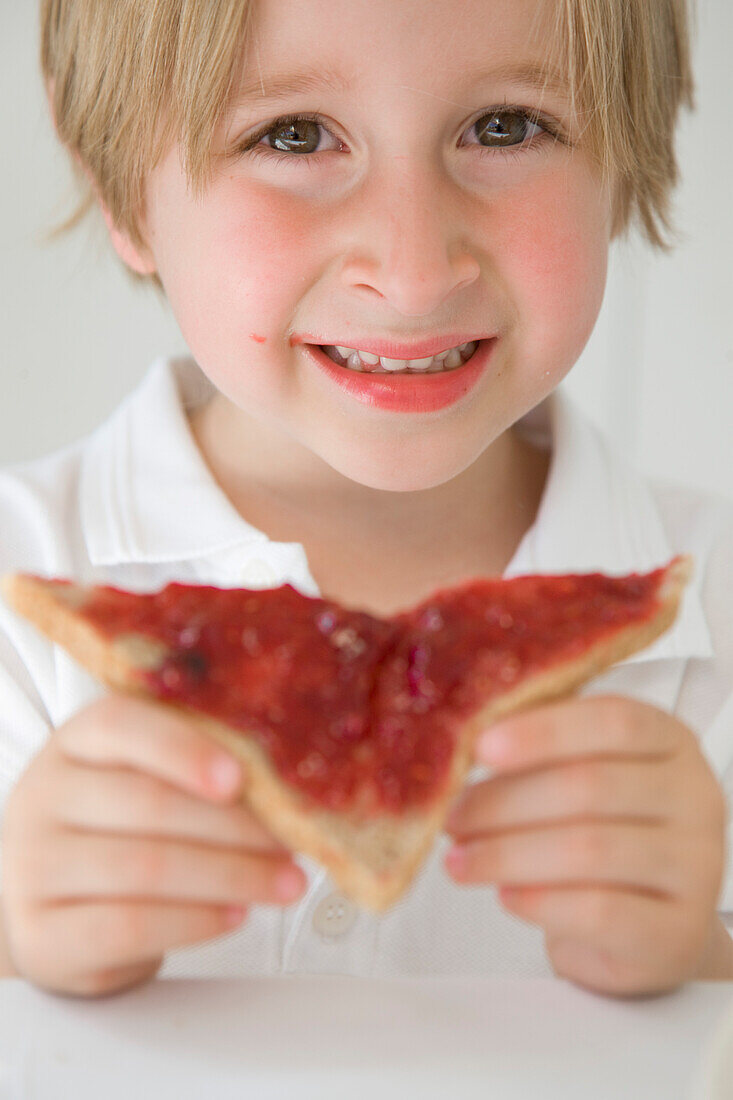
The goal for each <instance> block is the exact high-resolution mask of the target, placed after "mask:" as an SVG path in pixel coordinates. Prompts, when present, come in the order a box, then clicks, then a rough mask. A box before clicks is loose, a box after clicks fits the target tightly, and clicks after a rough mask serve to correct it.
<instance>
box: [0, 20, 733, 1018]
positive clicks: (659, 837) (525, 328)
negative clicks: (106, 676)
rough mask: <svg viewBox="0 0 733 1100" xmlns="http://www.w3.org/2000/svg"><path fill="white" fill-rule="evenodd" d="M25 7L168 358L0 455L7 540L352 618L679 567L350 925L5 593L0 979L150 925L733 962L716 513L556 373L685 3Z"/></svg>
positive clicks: (633, 188) (581, 974)
mask: <svg viewBox="0 0 733 1100" xmlns="http://www.w3.org/2000/svg"><path fill="white" fill-rule="evenodd" d="M334 11H337V13H338V16H337V18H336V17H335V16H334ZM601 13H602V14H601ZM42 16H43V18H42V25H43V63H44V75H45V78H46V81H47V86H48V88H49V96H50V100H51V104H52V109H53V114H54V119H55V122H56V126H57V129H58V133H59V136H60V138H61V140H62V141H63V142H64V143H65V144H66V146H67V147H68V149H69V150H70V152H71V153H72V155H73V156H74V158H75V160H76V163H77V165H78V166H79V169H80V172H81V173H82V174H83V176H84V178H85V179H86V180H87V181H88V185H89V186H90V188H91V189H92V192H93V193H94V194H95V196H96V201H97V202H98V203H99V205H100V208H101V210H102V213H103V215H104V218H105V221H106V223H107V226H108V229H109V233H110V238H111V241H112V243H113V245H114V247H115V248H116V250H117V252H118V254H119V256H120V257H121V259H122V260H123V261H124V262H125V263H126V264H127V266H128V267H129V269H130V270H131V271H132V272H133V273H134V274H135V275H136V277H137V278H139V279H143V280H148V281H152V282H154V283H156V284H157V285H158V286H159V287H162V288H163V289H164V291H165V294H166V297H167V298H168V300H169V302H170V305H171V308H172V309H173V311H174V313H175V316H176V318H177V320H178V322H179V324H180V327H181V330H182V332H183V334H184V336H185V338H186V341H187V343H188V345H189V347H190V349H191V352H192V354H193V358H192V359H191V360H185V361H179V362H173V363H171V362H160V363H157V364H155V365H154V367H153V369H152V370H151V373H150V375H149V376H148V378H147V379H146V380H145V381H144V383H143V384H142V385H141V387H140V388H139V390H138V391H136V393H135V394H133V395H132V396H131V398H129V399H128V401H126V402H125V403H123V405H122V406H121V408H120V409H119V410H118V411H117V413H115V415H114V416H113V417H111V418H110V420H109V421H108V422H107V423H106V424H104V425H102V426H101V427H100V429H98V431H97V432H95V433H94V434H93V435H92V436H91V437H90V438H89V439H88V440H82V441H80V443H79V444H78V445H76V446H74V447H71V448H67V449H66V450H65V451H63V452H61V453H59V454H56V455H52V456H49V457H48V458H47V459H44V460H42V461H40V462H36V463H29V464H26V465H24V466H16V467H14V468H12V469H9V470H7V471H6V472H5V473H4V475H3V479H2V482H0V516H1V522H2V529H3V531H4V532H8V537H7V539H6V540H4V543H3V546H2V550H1V551H0V559H1V560H0V566H1V567H2V570H3V571H11V570H13V569H16V568H21V567H22V568H24V569H28V570H31V571H38V572H42V573H45V574H55V575H66V576H73V577H74V578H75V579H77V580H79V581H81V582H83V583H114V584H118V585H120V586H122V587H131V588H133V587H139V588H157V587H159V586H160V585H162V584H164V583H166V581H168V580H172V579H177V580H184V581H186V580H188V581H191V582H194V583H196V582H198V583H213V584H222V585H226V584H232V585H244V586H245V587H256V586H257V585H264V586H267V587H270V586H273V585H279V584H282V583H285V582H290V583H292V584H294V585H296V586H297V587H299V588H300V589H301V590H302V591H303V592H305V593H306V594H309V595H318V594H319V593H320V594H324V595H328V596H329V597H331V598H335V599H339V600H341V601H343V602H344V603H348V604H350V605H352V606H362V607H364V608H366V609H368V610H371V611H373V612H376V613H391V612H393V611H395V610H397V609H398V608H400V607H403V606H406V605H409V604H411V603H413V602H415V601H417V600H419V599H422V598H424V597H425V596H426V595H428V594H429V593H430V592H431V591H433V590H434V589H435V588H436V587H439V586H441V585H446V584H451V583H457V582H458V581H460V580H462V579H464V578H466V577H468V576H473V575H491V574H500V573H501V574H504V575H512V574H516V573H522V572H525V573H526V572H536V571H537V572H540V571H544V572H564V571H590V570H595V569H603V570H605V571H608V572H625V571H631V570H633V569H639V570H643V569H647V568H652V567H654V566H656V565H659V564H661V563H662V562H663V561H666V560H668V559H669V557H671V556H672V554H673V553H676V552H678V551H681V550H688V551H690V552H692V553H693V554H694V556H695V561H696V565H697V569H698V576H697V587H696V588H695V590H694V591H693V592H692V593H691V595H690V597H689V599H688V600H687V602H686V605H685V608H684V611H683V614H682V616H681V618H680V621H679V623H678V624H677V625H676V627H675V628H674V630H673V631H671V632H670V633H669V635H668V636H667V637H666V638H665V639H662V640H660V642H659V643H658V645H657V646H655V647H654V649H653V650H651V651H649V652H648V653H647V654H645V655H642V656H641V657H640V658H639V659H636V660H632V661H630V662H625V663H624V665H623V666H621V667H620V668H618V669H616V670H614V671H613V672H612V673H611V674H609V675H608V676H607V677H605V678H604V679H603V681H602V682H598V683H596V684H595V685H594V686H593V692H592V693H590V694H589V695H588V696H587V697H583V698H579V699H574V700H571V701H569V702H563V703H560V704H555V705H553V706H551V707H543V708H536V709H535V710H533V711H531V712H529V713H527V714H525V715H523V716H521V717H517V718H515V719H514V720H512V721H511V722H509V723H506V724H504V725H503V726H501V727H498V726H497V727H495V728H494V729H493V730H491V731H490V736H491V741H490V742H487V743H486V744H485V745H484V746H482V747H481V748H480V750H479V755H478V757H477V775H476V776H475V777H474V778H477V781H476V782H475V783H473V784H471V786H470V787H469V788H468V789H467V791H466V792H465V795H464V796H463V797H462V798H461V799H460V800H459V803H458V804H457V806H456V807H455V810H454V813H453V815H452V818H451V819H450V821H449V823H448V832H449V837H450V838H451V839H452V840H453V841H455V842H457V843H456V844H455V845H454V846H453V847H452V848H451V850H450V851H449V852H447V854H446V848H448V847H449V846H450V840H448V843H447V844H446V845H444V846H440V845H438V846H436V851H435V853H434V854H433V857H432V858H431V860H429V861H428V864H427V865H426V867H425V869H424V873H423V874H422V875H421V876H420V878H419V880H418V881H417V882H416V883H415V885H414V887H413V889H412V890H411V892H410V895H409V896H408V897H407V898H406V899H404V900H403V901H402V902H401V903H400V904H399V905H397V906H395V908H394V909H393V910H392V911H391V912H390V913H388V914H387V915H386V916H384V917H382V918H377V917H373V916H371V915H370V914H366V913H362V912H357V911H356V910H355V908H354V907H353V906H351V905H350V903H349V902H347V901H346V900H345V899H343V898H341V897H340V896H339V895H335V894H333V893H332V892H331V890H330V888H329V885H328V883H327V882H326V881H325V875H324V874H323V872H321V871H320V870H319V869H317V868H315V867H314V866H312V865H311V864H310V862H309V861H308V860H305V859H302V860H301V864H302V867H299V866H298V865H297V864H296V863H294V862H293V860H292V857H291V855H290V853H288V852H285V851H283V849H282V848H281V847H280V846H279V845H278V844H277V843H276V842H275V841H274V840H273V838H272V837H271V836H269V835H268V834H267V833H266V832H265V831H264V830H263V829H262V828H261V826H259V824H258V823H257V822H256V821H255V820H254V819H253V818H252V817H251V815H250V814H249V813H248V812H247V811H246V809H245V808H244V807H243V806H242V805H239V804H237V794H238V790H239V785H240V783H241V776H240V775H239V774H238V771H237V768H236V767H234V768H233V769H232V768H231V764H232V762H231V761H228V760H227V758H226V757H224V758H221V760H220V757H219V753H218V751H215V750H214V749H213V748H212V746H210V745H209V744H203V743H202V741H201V738H200V737H199V736H198V735H197V733H196V731H195V730H193V729H189V728H188V727H187V725H186V724H183V725H182V724H181V723H180V722H179V721H178V720H175V719H174V718H173V717H171V716H170V715H168V714H166V713H165V712H164V711H161V709H160V708H159V707H157V706H153V705H151V704H147V703H146V704H143V703H141V702H140V701H137V700H134V701H133V700H129V699H125V698H122V697H118V696H116V695H113V694H104V693H101V692H100V690H99V687H98V685H96V684H94V683H92V682H91V681H90V679H89V678H88V677H87V676H86V675H85V674H84V673H82V672H81V670H79V669H78V668H76V667H75V666H74V665H73V662H71V661H70V660H67V659H66V658H65V656H64V655H63V654H62V653H59V652H57V651H55V650H54V649H53V647H51V646H47V645H44V644H43V642H41V641H39V640H38V639H37V638H36V637H35V635H34V633H33V632H32V630H31V629H30V628H28V629H26V627H25V626H24V624H22V623H20V622H18V621H17V618H16V617H14V616H13V615H12V614H11V613H10V612H9V611H7V609H4V608H3V609H1V611H0V614H1V616H2V617H0V644H1V645H2V649H1V650H0V655H1V657H2V663H1V664H0V674H1V675H2V681H0V691H1V692H2V699H3V708H2V718H0V722H2V726H1V727H0V733H1V734H2V739H1V740H0V745H1V746H2V750H3V756H4V760H5V767H4V775H5V777H6V781H5V790H6V791H7V792H9V793H8V794H7V798H6V802H5V808H4V815H3V829H2V851H3V888H2V911H3V915H4V924H5V936H6V944H7V953H8V972H15V973H19V974H21V975H22V976H24V977H26V978H28V979H29V980H31V981H34V982H36V983H37V984H39V985H41V986H44V987H46V988H49V989H53V990H57V991H60V992H67V993H76V994H80V995H83V996H94V995H99V994H101V993H108V992H113V991H116V990H120V989H124V988H126V987H130V986H132V985H135V984H139V983H140V982H141V981H145V980H147V979H149V978H150V977H151V976H152V975H154V974H155V973H157V972H158V970H159V969H160V967H161V964H162V963H163V960H164V956H166V953H168V955H167V957H166V958H165V966H164V969H163V973H164V974H166V973H168V974H176V975H181V974H184V973H188V974H191V973H198V974H207V975H213V974H217V973H221V974H225V975H231V974H233V973H256V972H259V973H276V972H281V971H292V970H306V971H308V970H310V971H321V970H326V971H334V970H336V971H337V972H346V973H366V974H378V973H395V972H397V973H399V972H403V973H405V972H411V973H429V972H433V973H435V972H444V973H457V972H461V971H464V972H474V973H476V972H484V973H499V972H502V971H504V972H507V971H509V972H511V973H515V974H521V973H526V974H543V973H551V972H553V971H554V972H555V973H556V974H558V975H561V976H564V977H567V978H569V979H570V980H572V981H575V982H578V983H579V984H582V985H585V986H588V987H589V988H593V989H597V990H599V991H602V992H606V993H609V994H637V993H649V992H656V991H659V990H662V989H668V988H672V987H674V986H675V985H677V984H679V983H680V982H682V981H685V980H688V979H691V978H712V977H718V978H723V977H725V978H733V948H732V946H731V940H730V936H729V934H728V932H727V931H726V928H725V926H724V923H723V921H722V920H721V918H720V916H719V915H718V911H719V912H721V913H725V912H727V911H728V910H729V909H730V908H731V904H730V889H729V885H728V882H727V880H726V884H725V889H724V891H723V892H722V893H721V883H722V882H723V873H724V869H725V845H724V840H725V820H726V802H725V796H724V792H723V790H722V788H721V785H720V783H719V781H718V778H717V777H716V774H715V773H714V771H713V769H712V767H711V765H710V763H709V762H708V760H707V759H706V757H705V755H704V754H703V751H702V749H701V747H700V744H699V739H701V738H702V736H703V735H705V738H706V739H710V743H711V744H712V743H713V741H714V742H715V744H720V745H722V746H723V747H724V749H725V752H722V753H721V755H720V757H719V758H716V759H718V761H719V762H720V763H721V766H720V768H719V771H718V774H719V775H720V776H721V777H722V778H725V769H726V768H727V767H728V764H729V761H730V755H731V753H730V748H729V747H728V746H729V745H730V743H731V741H730V737H729V736H725V734H726V732H727V727H728V719H727V718H725V710H724V707H725V705H726V700H729V699H730V694H731V688H730V685H731V671H732V664H733V653H732V652H731V650H732V645H731V642H732V639H731V626H730V624H731V622H732V621H733V615H732V614H731V610H732V609H731V607H730V596H729V592H730V591H731V588H730V585H726V584H725V583H724V573H723V571H724V569H725V567H726V563H727V562H728V561H729V560H730V551H731V545H732V542H733V522H732V520H731V512H730V508H729V507H726V506H725V505H724V504H723V503H721V502H719V501H716V500H714V499H712V498H707V497H705V498H703V497H701V496H697V495H695V494H691V493H683V492H682V491H681V490H675V489H672V488H669V487H660V486H657V487H652V486H648V485H646V484H645V483H644V482H643V481H642V479H641V478H640V477H639V476H638V475H636V474H635V473H634V472H633V471H632V470H630V469H629V468H628V467H626V466H625V465H624V464H623V462H622V460H621V459H620V458H618V457H616V456H612V455H611V454H610V453H609V452H607V450H606V447H605V444H604V443H603V441H602V440H601V439H600V438H599V437H598V436H597V434H595V433H594V432H593V431H592V430H591V429H590V427H589V426H588V425H586V424H585V423H584V422H583V421H582V418H580V417H579V415H578V413H577V411H576V410H574V409H573V407H572V406H571V405H570V404H569V403H568V402H567V400H566V399H565V398H564V397H563V396H562V395H561V393H559V392H555V391H556V389H557V386H558V385H559V383H560V381H561V380H562V378H563V377H564V376H565V375H566V374H567V372H568V371H569V370H570V369H571V368H572V366H573V364H574V363H575V362H576V360H577V358H578V356H579V354H580V352H581V350H582V348H583V346H584V345H585V343H586V341H587V339H588V337H589V335H590V332H591V330H592V328H593V325H594V323H595V320H596V317H597V315H598V310H599V308H600V304H601V301H602V297H603V290H604V284H605V277H606V266H607V259H608V248H609V244H610V241H611V240H612V239H614V237H616V236H618V235H619V234H620V233H621V232H623V231H624V230H625V229H626V228H627V227H628V225H629V224H630V222H631V220H632V217H633V215H634V214H635V215H636V216H637V217H638V218H639V220H640V222H641V224H642V226H643V228H644V231H645V233H646V236H647V238H648V239H649V240H650V241H651V242H652V243H653V244H657V245H662V244H663V237H662V233H661V231H662V229H663V228H665V227H668V204H669V195H670V191H671V189H672V186H673V184H674V182H675V180H676V166H675V161H674V155H673V134H674V125H675V120H676V115H677V110H678V107H679V106H680V104H682V103H685V102H687V103H689V102H690V99H691V78H690V73H689V61H688V47H687V28H686V18H685V13H684V10H683V6H682V4H681V3H678V2H676V0H653V2H650V0H633V2H630V0H609V3H608V4H606V5H605V6H604V7H603V8H599V7H598V5H595V4H590V3H588V2H587V0H567V2H566V3H562V4H558V3H556V2H554V0H470V2H468V3H467V2H466V0H461V3H460V4H458V3H457V2H456V0H433V2H432V3H431V4H429V5H424V4H418V3H414V2H409V0H401V2H399V3H395V0H370V2H369V3H368V4H366V3H365V2H364V0H345V2H343V3H340V4H339V5H338V6H336V7H335V6H334V5H329V4H319V3H317V2H316V0H261V2H260V3H257V4H256V5H249V4H247V3H244V2H242V0H227V2H219V3H217V4H212V5H208V4H195V5H194V4H183V3H182V2H181V0H146V2H144V3H143V2H142V0H114V3H112V2H111V0H105V2H100V0H45V2H44V3H43V6H42ZM726 601H728V602H727V603H726ZM601 689H602V690H601ZM721 723H722V725H721ZM499 738H502V740H499ZM219 764H221V768H222V770H218V765H219ZM227 765H229V767H227ZM485 765H489V766H490V767H491V769H492V771H491V774H487V772H486V771H485V769H484V766H485ZM446 839H447V838H446ZM304 870H305V872H306V874H304V873H303V871H304ZM494 885H496V886H498V887H499V894H498V898H497V895H496V893H495V892H494V891H492V890H491V889H489V887H491V886H494ZM512 888H513V889H512ZM295 898H299V899H300V900H299V903H298V905H297V906H291V907H288V905H287V903H289V902H292V901H293V900H294V899H295ZM232 906H234V912H233V913H232V911H231V907H232ZM516 918H519V919H516ZM232 921H233V922H234V923H235V924H236V923H238V924H239V925H240V927H239V928H238V930H237V932H236V933H233V934H232V935H231V936H229V937H228V938H224V939H222V938H221V933H222V932H223V931H224V930H225V929H227V928H231V927H232V924H231V923H230V922H232ZM215 936H219V937H220V938H219V939H217V940H215V941H214V942H208V943H205V944H203V946H197V947H194V946H193V945H198V944H201V943H202V941H212V937H215ZM543 940H544V943H543ZM184 948H186V949H185V950H184ZM175 949H178V950H175Z"/></svg>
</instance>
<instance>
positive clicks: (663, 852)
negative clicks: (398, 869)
mask: <svg viewBox="0 0 733 1100" xmlns="http://www.w3.org/2000/svg"><path fill="white" fill-rule="evenodd" d="M705 839H706V838H703V840H705ZM703 848H704V844H703V843H702V842H701V841H697V840H696V838H691V837H690V836H689V835H687V834H682V833H679V832H676V831H674V830H672V829H670V828H669V827H667V826H665V827H662V826H660V825H648V824H633V825H630V824H627V823H625V822H624V823H622V822H614V823H607V822H599V821H594V822H584V823H582V824H571V825H549V826H545V827H544V828H541V829H527V830H522V831H516V832H511V833H502V834H500V835H497V836H490V837H487V836H483V837H476V838H473V839H471V840H467V841H465V842H463V843H461V844H460V845H458V846H455V845H454V847H453V848H452V849H451V850H450V851H449V852H448V853H447V854H446V867H447V869H448V871H449V872H450V873H451V874H452V876H453V877H454V878H456V879H457V880H458V881H459V882H463V883H468V882H484V883H488V882H500V883H502V884H511V885H525V884H526V885H529V884H534V885H542V884H544V885H549V884H554V885H563V884H572V883H581V882H582V883H584V884H586V885H589V884H593V883H601V884H603V883H614V884H616V885H619V886H629V887H637V888H639V889H648V890H652V891H660V892H662V893H665V894H670V895H680V894H685V895H687V894H689V892H690V890H691V889H697V888H698V887H697V881H698V876H696V875H695V874H694V873H693V864H694V862H695V860H697V859H698V858H702V857H703V855H704V852H703ZM706 865H707V863H706ZM692 879H694V883H695V884H694V886H693V885H691V880H692Z"/></svg>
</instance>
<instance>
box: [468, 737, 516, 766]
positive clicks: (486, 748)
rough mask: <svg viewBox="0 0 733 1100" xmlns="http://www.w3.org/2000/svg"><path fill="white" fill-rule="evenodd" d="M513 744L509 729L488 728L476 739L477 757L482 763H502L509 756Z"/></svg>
mask: <svg viewBox="0 0 733 1100" xmlns="http://www.w3.org/2000/svg"><path fill="white" fill-rule="evenodd" d="M511 744H512V741H511V736H510V734H509V730H507V729H504V728H501V729H490V730H487V731H486V732H485V733H482V734H481V736H480V737H479V738H478V740H477V741H476V758H477V759H478V760H480V761H481V763H482V764H501V763H502V762H503V761H504V760H506V759H507V757H508V756H509V752H510V751H511Z"/></svg>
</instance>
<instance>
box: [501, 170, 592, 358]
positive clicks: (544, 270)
mask: <svg viewBox="0 0 733 1100" xmlns="http://www.w3.org/2000/svg"><path fill="white" fill-rule="evenodd" d="M505 214H506V220H505V221H504V225H503V229H502V240H503V243H502V245H501V246H500V260H499V263H500V265H501V270H502V271H503V272H504V275H505V277H506V280H507V284H508V291H509V294H510V296H511V298H512V299H513V302H514V306H515V308H516V311H517V315H518V323H519V327H520V328H521V331H522V334H523V349H524V351H525V352H526V353H527V354H528V355H529V356H530V357H531V359H532V361H534V362H542V363H543V364H544V365H545V369H546V370H551V371H552V372H553V373H556V372H559V371H562V372H563V373H564V371H565V370H567V369H569V367H570V366H571V365H572V363H574V362H575V360H576V359H577V357H578V355H579V354H580V352H581V350H582V348H583V347H584V346H585V343H586V342H587V340H588V337H589V336H590V333H591V331H592V329H593V326H594V324H595V321H596V318H597V316H598V311H599V310H600V307H601V302H602V300H603V292H604V288H605V282H606V269H607V263H608V237H607V228H606V222H605V220H604V214H603V208H602V206H601V205H600V204H599V199H598V192H597V190H596V189H595V188H592V186H591V184H590V183H589V182H588V183H585V182H581V184H577V183H575V182H574V183H573V184H572V185H571V184H569V183H564V177H563V176H562V175H561V176H560V177H559V178H558V177H557V176H556V175H555V174H553V175H552V176H548V177H547V178H546V179H545V181H543V183H542V185H541V186H535V187H533V188H532V189H531V190H528V191H527V192H526V194H525V195H523V196H521V197H519V198H517V197H515V201H513V202H512V204H511V207H510V208H509V207H508V208H507V210H506V211H505Z"/></svg>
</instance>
